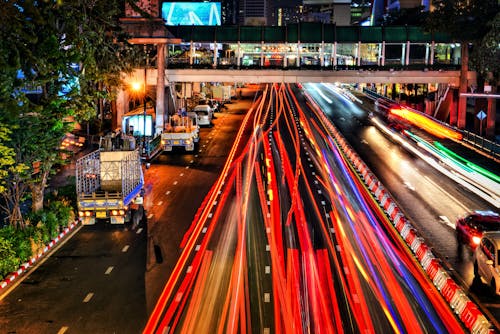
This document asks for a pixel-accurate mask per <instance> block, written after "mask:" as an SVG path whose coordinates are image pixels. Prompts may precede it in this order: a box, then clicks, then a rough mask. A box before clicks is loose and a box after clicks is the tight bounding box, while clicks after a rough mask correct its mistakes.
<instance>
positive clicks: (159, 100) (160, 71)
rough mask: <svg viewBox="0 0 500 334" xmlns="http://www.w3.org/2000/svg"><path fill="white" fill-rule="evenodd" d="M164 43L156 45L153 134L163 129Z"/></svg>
mask: <svg viewBox="0 0 500 334" xmlns="http://www.w3.org/2000/svg"><path fill="white" fill-rule="evenodd" d="M165 45H166V44H163V43H162V44H158V45H157V46H156V52H157V57H156V64H157V66H156V120H155V135H158V134H160V133H161V132H162V131H163V123H164V120H165Z"/></svg>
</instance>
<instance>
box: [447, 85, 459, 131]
mask: <svg viewBox="0 0 500 334" xmlns="http://www.w3.org/2000/svg"><path fill="white" fill-rule="evenodd" d="M448 94H451V97H450V125H452V126H457V123H458V117H457V115H458V113H457V111H458V110H457V106H458V97H457V90H456V89H450V92H449V93H448Z"/></svg>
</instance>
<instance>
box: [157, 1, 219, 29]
mask: <svg viewBox="0 0 500 334" xmlns="http://www.w3.org/2000/svg"><path fill="white" fill-rule="evenodd" d="M161 15H162V18H163V19H164V20H165V24H166V25H169V26H176V25H186V26H191V25H195V26H220V25H221V20H220V17H221V5H220V2H164V3H163V4H162V7H161Z"/></svg>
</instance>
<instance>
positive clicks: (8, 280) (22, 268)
mask: <svg viewBox="0 0 500 334" xmlns="http://www.w3.org/2000/svg"><path fill="white" fill-rule="evenodd" d="M78 223H79V221H74V222H73V223H72V224H71V225H70V226H68V227H66V228H64V230H63V231H62V232H61V233H59V235H58V236H57V237H56V238H55V239H53V240H52V241H50V242H49V243H48V244H47V245H46V246H45V247H44V248H43V250H42V251H40V252H39V253H38V254H36V255H35V256H33V257H32V258H31V259H30V260H29V261H28V262H25V263H23V264H21V266H19V269H18V270H16V271H15V272H13V273H10V274H9V275H7V278H5V279H4V280H3V281H2V282H1V283H0V292H1V291H2V290H3V289H5V288H7V287H8V286H9V285H10V284H11V283H12V282H14V281H15V280H16V278H17V277H19V276H20V275H21V274H22V273H24V272H26V271H27V270H28V268H30V267H31V266H32V265H33V264H34V263H35V262H36V261H38V260H39V259H40V258H41V257H42V256H44V255H45V254H47V252H48V251H49V250H51V249H52V248H53V247H54V246H55V245H57V244H58V243H59V241H61V239H62V238H63V237H64V236H65V235H67V234H68V233H69V232H70V231H72V230H73V229H74V228H75V227H76V226H77V225H78Z"/></svg>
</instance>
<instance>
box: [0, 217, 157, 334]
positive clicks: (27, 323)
mask: <svg viewBox="0 0 500 334" xmlns="http://www.w3.org/2000/svg"><path fill="white" fill-rule="evenodd" d="M145 264H146V230H145V227H142V228H140V230H126V229H123V227H115V226H97V225H96V226H83V227H81V229H80V230H79V231H78V232H77V233H75V234H74V236H73V237H72V238H70V239H69V240H68V241H67V242H66V243H65V244H64V245H62V247H60V248H59V249H57V250H56V251H55V252H54V253H53V254H52V256H50V257H48V258H46V260H45V262H43V263H42V264H41V265H40V266H39V267H38V268H36V270H34V271H33V272H31V274H29V275H27V277H23V280H22V282H21V283H20V284H19V285H18V286H17V288H15V289H14V290H13V291H12V292H11V293H10V294H9V295H7V296H6V297H5V298H4V299H3V300H2V301H0V315H1V316H0V332H1V333H10V334H14V333H19V334H20V333H23V334H24V333H61V334H62V333H139V332H140V330H141V328H142V327H143V326H144V322H145V319H146V316H147V314H146V309H145V307H144V306H145V293H144V267H145Z"/></svg>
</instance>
